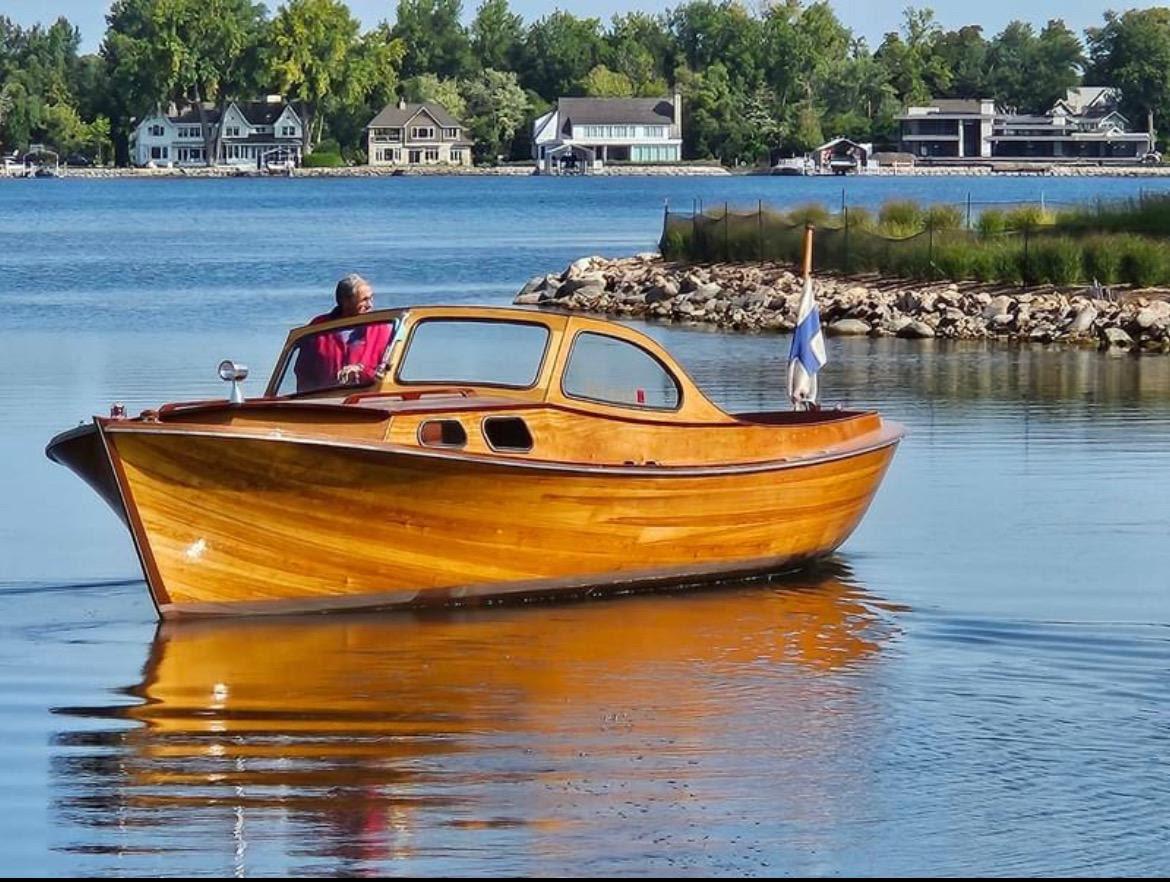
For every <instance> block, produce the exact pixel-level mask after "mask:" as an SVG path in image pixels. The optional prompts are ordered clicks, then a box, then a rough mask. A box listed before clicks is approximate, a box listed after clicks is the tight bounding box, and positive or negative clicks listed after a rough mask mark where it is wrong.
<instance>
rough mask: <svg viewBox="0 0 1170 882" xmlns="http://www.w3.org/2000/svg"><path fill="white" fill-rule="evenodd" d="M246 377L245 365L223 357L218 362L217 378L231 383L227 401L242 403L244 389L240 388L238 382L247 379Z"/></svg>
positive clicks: (246, 369)
mask: <svg viewBox="0 0 1170 882" xmlns="http://www.w3.org/2000/svg"><path fill="white" fill-rule="evenodd" d="M247 377H248V366H247V365H245V364H236V363H235V362H234V361H232V360H231V359H224V360H223V361H221V362H220V363H219V378H220V379H221V380H223V381H224V382H225V383H231V384H232V391H231V394H230V395H229V396H228V401H230V402H231V403H232V404H243V403H244V391H243V390H242V389H241V388H240V383H241V382H243V381H244V380H245V379H247Z"/></svg>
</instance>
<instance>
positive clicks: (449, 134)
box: [443, 128, 459, 141]
mask: <svg viewBox="0 0 1170 882" xmlns="http://www.w3.org/2000/svg"><path fill="white" fill-rule="evenodd" d="M443 137H444V138H447V139H448V140H450V141H454V140H455V139H456V138H458V137H459V129H451V128H447V129H443Z"/></svg>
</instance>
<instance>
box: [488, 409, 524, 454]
mask: <svg viewBox="0 0 1170 882" xmlns="http://www.w3.org/2000/svg"><path fill="white" fill-rule="evenodd" d="M483 437H484V438H485V439H487V443H488V445H489V446H490V447H491V448H492V450H498V451H500V452H501V453H528V452H529V451H530V450H532V433H531V432H530V431H528V423H526V422H524V420H522V419H520V417H487V418H486V419H484V421H483Z"/></svg>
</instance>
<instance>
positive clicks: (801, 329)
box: [788, 275, 828, 410]
mask: <svg viewBox="0 0 1170 882" xmlns="http://www.w3.org/2000/svg"><path fill="white" fill-rule="evenodd" d="M826 361H828V356H826V355H825V336H824V334H822V333H821V314H820V310H819V309H817V301H816V297H814V296H813V283H812V276H811V275H807V276H805V278H804V293H803V294H801V296H800V309H799V310H798V311H797V314H796V330H795V331H793V332H792V349H791V350H789V352H788V397H789V399H791V401H792V406H793V407H794V408H796V409H797V410H808V409H809V408H812V407H815V406H816V403H817V371H819V370H820V369H821V368H822V367H824V364H825V362H826Z"/></svg>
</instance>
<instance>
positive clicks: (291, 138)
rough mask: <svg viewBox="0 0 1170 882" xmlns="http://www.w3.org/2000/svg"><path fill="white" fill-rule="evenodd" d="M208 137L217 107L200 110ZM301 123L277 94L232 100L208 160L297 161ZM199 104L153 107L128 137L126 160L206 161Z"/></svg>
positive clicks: (254, 164) (252, 164) (245, 163)
mask: <svg viewBox="0 0 1170 882" xmlns="http://www.w3.org/2000/svg"><path fill="white" fill-rule="evenodd" d="M204 113H205V115H206V119H207V122H208V124H209V127H210V133H211V137H212V138H214V137H215V135H216V132H217V130H218V128H219V125H220V119H219V109H218V108H216V107H206V108H205V110H204ZM303 134H304V126H303V124H302V122H301V118H300V116H299V115H298V114H297V112H296V111H295V110H294V109H293V107H292V105H291V104H287V103H285V102H284V101H283V100H282V99H281V98H280V97H279V96H270V97H269V98H268V99H267V100H265V101H232V102H231V103H230V104H228V106H227V109H226V110H225V111H224V114H223V138H222V140H221V143H220V154H219V156H218V157H216V158H215V159H216V161H215V162H213V163H212V165H235V166H240V167H241V168H259V167H263V165H264V164H265V163H266V162H272V161H288V160H291V161H292V162H293V163H294V164H299V162H300V157H301V145H302V137H303ZM204 151H205V146H204V141H203V130H202V127H201V125H200V119H199V108H198V107H194V106H192V107H187V108H184V109H183V110H182V111H181V112H180V111H176V110H175V109H174V108H171V112H169V113H163V112H162V111H161V110H156V111H155V112H154V113H152V114H151V115H149V116H147V117H145V118H144V119H143V120H142V121H141V122H139V123H138V125H137V126H136V127H135V129H134V132H133V133H132V135H131V139H130V160H131V162H133V163H134V164H135V165H139V166H144V165H149V164H151V163H154V164H155V165H160V166H195V165H206V164H207V162H206V158H205V153H204Z"/></svg>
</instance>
